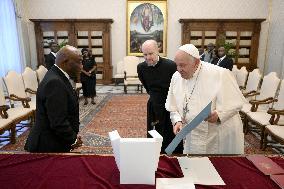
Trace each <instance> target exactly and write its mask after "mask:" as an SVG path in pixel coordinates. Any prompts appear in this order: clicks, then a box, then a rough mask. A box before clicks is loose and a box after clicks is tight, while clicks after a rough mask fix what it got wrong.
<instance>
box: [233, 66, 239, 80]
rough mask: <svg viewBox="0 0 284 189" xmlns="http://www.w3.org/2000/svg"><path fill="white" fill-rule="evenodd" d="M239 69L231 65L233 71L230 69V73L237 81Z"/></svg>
mask: <svg viewBox="0 0 284 189" xmlns="http://www.w3.org/2000/svg"><path fill="white" fill-rule="evenodd" d="M238 72H239V69H238V67H237V65H233V69H232V73H233V75H234V76H235V78H236V79H237V75H238Z"/></svg>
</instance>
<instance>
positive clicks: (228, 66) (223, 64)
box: [216, 56, 234, 71]
mask: <svg viewBox="0 0 284 189" xmlns="http://www.w3.org/2000/svg"><path fill="white" fill-rule="evenodd" d="M216 64H217V62H216ZM233 65H234V63H233V60H232V59H231V58H229V57H228V56H226V57H225V58H224V59H223V60H222V61H221V62H220V63H219V66H220V67H223V68H226V69H229V70H231V71H232V69H233Z"/></svg>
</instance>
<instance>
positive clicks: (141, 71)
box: [137, 63, 149, 93]
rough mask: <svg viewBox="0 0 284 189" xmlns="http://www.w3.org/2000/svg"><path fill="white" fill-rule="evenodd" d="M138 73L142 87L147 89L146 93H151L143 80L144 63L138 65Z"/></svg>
mask: <svg viewBox="0 0 284 189" xmlns="http://www.w3.org/2000/svg"><path fill="white" fill-rule="evenodd" d="M137 73H138V78H139V80H140V81H141V83H142V85H143V86H144V88H145V89H146V92H147V93H148V92H149V88H148V87H147V85H146V82H145V80H144V78H143V65H142V63H140V64H138V65H137Z"/></svg>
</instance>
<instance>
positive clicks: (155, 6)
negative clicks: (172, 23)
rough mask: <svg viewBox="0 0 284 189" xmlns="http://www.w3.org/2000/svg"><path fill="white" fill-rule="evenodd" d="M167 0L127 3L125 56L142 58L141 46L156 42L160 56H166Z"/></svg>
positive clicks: (134, 0) (130, 0) (130, 1)
mask: <svg viewBox="0 0 284 189" xmlns="http://www.w3.org/2000/svg"><path fill="white" fill-rule="evenodd" d="M167 18H168V13H167V0H160V1H154V0H148V1H137V0H128V1H127V18H126V19H127V28H126V30H127V55H128V56H143V54H142V51H141V45H142V44H143V42H144V41H146V40H148V39H154V40H156V41H157V42H158V46H159V54H160V56H166V55H167V53H166V52H167V24H168V19H167Z"/></svg>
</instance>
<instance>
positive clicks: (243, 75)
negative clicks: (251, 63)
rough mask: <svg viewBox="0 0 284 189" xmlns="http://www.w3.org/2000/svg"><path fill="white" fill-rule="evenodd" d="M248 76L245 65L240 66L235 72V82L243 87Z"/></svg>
mask: <svg viewBox="0 0 284 189" xmlns="http://www.w3.org/2000/svg"><path fill="white" fill-rule="evenodd" d="M247 77H248V71H247V69H246V67H245V66H243V67H241V69H240V70H238V72H237V77H236V78H237V83H238V85H239V86H240V87H245V85H246V81H247Z"/></svg>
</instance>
